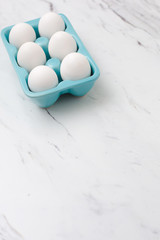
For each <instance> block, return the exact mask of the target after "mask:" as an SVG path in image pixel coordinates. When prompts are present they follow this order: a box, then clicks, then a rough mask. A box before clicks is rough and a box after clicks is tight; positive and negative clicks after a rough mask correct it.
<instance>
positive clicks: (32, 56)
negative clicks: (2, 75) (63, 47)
mask: <svg viewBox="0 0 160 240" xmlns="http://www.w3.org/2000/svg"><path fill="white" fill-rule="evenodd" d="M17 62H18V64H19V66H20V67H23V68H25V69H26V70H27V71H28V72H30V71H31V70H32V69H33V68H34V67H36V66H38V65H43V64H45V63H46V55H45V53H44V51H43V49H42V48H41V47H40V46H39V45H38V44H36V43H34V42H27V43H24V44H23V45H22V46H21V47H20V48H19V50H18V53H17Z"/></svg>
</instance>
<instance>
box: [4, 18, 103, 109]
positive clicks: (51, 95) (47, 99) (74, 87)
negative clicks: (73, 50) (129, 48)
mask: <svg viewBox="0 0 160 240" xmlns="http://www.w3.org/2000/svg"><path fill="white" fill-rule="evenodd" d="M60 15H61V17H62V18H63V21H64V22H65V26H66V28H65V31H66V32H68V33H70V34H71V35H72V36H73V37H74V39H75V40H76V42H77V48H78V50H77V52H79V53H81V54H83V55H85V56H86V57H87V59H88V60H89V63H90V66H91V76H89V77H87V78H84V79H81V80H76V81H71V80H65V81H62V79H61V76H60V64H61V62H60V60H59V59H57V58H50V56H49V53H48V42H49V39H48V38H45V37H40V36H39V32H38V22H39V18H38V19H35V20H32V21H28V22H27V23H28V24H30V25H31V26H32V27H33V28H34V30H35V32H36V38H37V39H36V41H35V42H36V43H37V44H39V45H40V46H41V47H42V48H43V50H44V52H45V54H46V58H47V62H46V65H47V66H49V67H50V68H52V69H53V70H54V71H55V72H56V74H57V76H58V81H59V84H58V85H57V86H56V87H55V88H51V89H49V90H46V91H42V92H36V93H35V92H31V91H30V89H29V88H28V84H27V81H28V72H27V71H26V70H25V69H24V68H21V67H20V66H19V65H18V64H17V51H18V50H17V48H16V47H14V46H13V45H11V44H10V43H9V42H8V38H9V32H10V30H11V28H12V26H9V27H6V28H4V29H3V30H2V32H1V36H2V40H3V42H4V45H5V47H6V49H7V51H8V54H9V57H10V59H11V62H12V65H13V67H14V69H15V71H16V72H17V75H18V77H19V80H20V83H21V86H22V88H23V91H24V93H25V94H26V95H27V96H28V97H30V98H31V99H32V100H33V101H34V102H36V103H37V105H38V106H40V107H44V108H45V107H49V106H51V105H52V104H53V103H54V102H56V100H57V99H58V98H59V96H60V95H62V94H65V93H70V94H72V95H75V96H83V95H85V94H86V93H87V92H88V91H89V90H90V89H91V88H92V86H93V84H94V82H95V80H97V79H98V77H99V74H100V73H99V69H98V67H97V65H96V64H95V62H94V61H93V59H92V58H91V56H90V54H89V53H88V51H87V50H86V48H85V47H84V45H83V43H82V41H81V40H80V38H79V36H78V35H77V33H76V32H75V30H74V29H73V27H72V25H71V23H70V22H69V20H68V19H67V17H66V16H65V15H63V14H60Z"/></svg>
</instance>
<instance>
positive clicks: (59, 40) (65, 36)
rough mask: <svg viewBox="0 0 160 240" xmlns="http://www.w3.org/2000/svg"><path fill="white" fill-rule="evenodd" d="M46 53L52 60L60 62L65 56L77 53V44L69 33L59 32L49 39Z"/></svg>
mask: <svg viewBox="0 0 160 240" xmlns="http://www.w3.org/2000/svg"><path fill="white" fill-rule="evenodd" d="M48 51H49V54H50V56H51V57H52V58H59V59H60V60H62V59H63V58H64V57H65V56H66V55H67V54H69V53H71V52H76V51H77V44H76V41H75V39H74V38H73V37H72V36H71V35H70V34H69V33H67V32H63V31H59V32H56V33H55V34H53V36H52V37H51V39H50V41H49V44H48Z"/></svg>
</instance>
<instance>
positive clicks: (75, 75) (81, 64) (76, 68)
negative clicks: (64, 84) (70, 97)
mask: <svg viewBox="0 0 160 240" xmlns="http://www.w3.org/2000/svg"><path fill="white" fill-rule="evenodd" d="M60 73H61V77H62V79H63V80H80V79H83V78H86V77H89V76H90V75H91V67H90V64H89V62H88V59H87V58H86V57H85V56H84V55H82V54H81V53H77V52H76V53H70V54H68V55H67V56H66V57H65V58H64V59H63V61H62V63H61V67H60Z"/></svg>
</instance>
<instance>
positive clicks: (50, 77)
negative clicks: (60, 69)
mask: <svg viewBox="0 0 160 240" xmlns="http://www.w3.org/2000/svg"><path fill="white" fill-rule="evenodd" d="M57 85H58V77H57V74H56V73H55V71H54V70H53V69H51V68H50V67H48V66H44V65H41V66H37V67H35V68H34V69H33V70H32V71H31V72H30V74H29V76H28V86H29V88H30V90H31V91H32V92H41V91H45V90H48V89H50V88H53V87H56V86H57Z"/></svg>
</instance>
